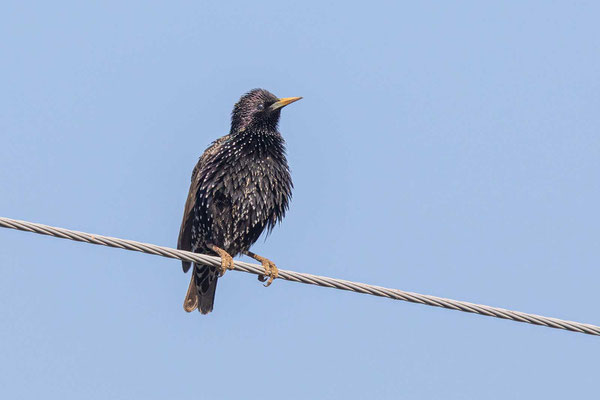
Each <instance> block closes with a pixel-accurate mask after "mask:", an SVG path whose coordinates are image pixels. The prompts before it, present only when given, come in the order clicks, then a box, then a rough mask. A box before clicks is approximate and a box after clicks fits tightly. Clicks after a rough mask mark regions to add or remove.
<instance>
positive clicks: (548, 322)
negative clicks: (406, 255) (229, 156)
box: [0, 217, 600, 336]
mask: <svg viewBox="0 0 600 400" xmlns="http://www.w3.org/2000/svg"><path fill="white" fill-rule="evenodd" d="M0 226H1V227H4V228H11V229H17V230H20V231H26V232H32V233H39V234H42V235H49V236H54V237H58V238H61V239H71V240H75V241H78V242H85V243H91V244H99V245H103V246H108V247H116V248H119V249H124V250H133V251H139V252H142V253H147V254H154V255H158V256H162V257H168V258H175V259H178V260H183V261H191V262H196V263H200V264H206V265H211V266H214V267H218V266H220V265H221V259H220V258H219V257H213V256H209V255H205V254H199V253H192V252H189V251H183V250H177V249H172V248H169V247H163V246H157V245H154V244H149V243H142V242H136V241H133V240H126V239H119V238H114V237H109V236H102V235H94V234H90V233H85V232H78V231H73V230H70V229H64V228H57V227H53V226H48V225H42V224H38V223H34V222H27V221H19V220H15V219H11V218H4V217H0ZM234 266H235V268H234V269H235V270H236V271H242V272H248V273H251V274H256V275H262V274H264V272H265V271H264V269H263V267H262V266H260V265H258V264H250V263H246V262H243V261H237V260H236V261H235V262H234ZM278 279H285V280H288V281H292V282H300V283H306V284H310V285H317V286H323V287H329V288H335V289H341V290H348V291H352V292H357V293H364V294H370V295H373V296H380V297H387V298H390V299H395V300H404V301H408V302H411V303H419V304H425V305H428V306H435V307H441V308H447V309H450V310H458V311H464V312H468V313H474V314H480V315H486V316H489V317H496V318H502V319H509V320H512V321H517V322H526V323H529V324H534V325H541V326H546V327H549V328H556V329H564V330H567V331H572V332H580V333H586V334H589V335H597V336H600V327H599V326H595V325H590V324H583V323H580V322H573V321H565V320H562V319H557V318H550V317H544V316H541V315H535V314H528V313H524V312H520V311H512V310H506V309H503V308H498V307H491V306H486V305H483V304H474V303H469V302H466V301H460V300H452V299H445V298H442V297H436V296H431V295H426V294H419V293H412V292H406V291H403V290H399V289H389V288H385V287H381V286H374V285H368V284H365V283H359V282H351V281H346V280H343V279H335V278H329V277H326V276H318V275H311V274H305V273H301V272H295V271H286V270H282V269H280V270H279V277H278Z"/></svg>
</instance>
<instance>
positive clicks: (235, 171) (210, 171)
mask: <svg viewBox="0 0 600 400" xmlns="http://www.w3.org/2000/svg"><path fill="white" fill-rule="evenodd" d="M300 99H301V97H288V98H283V99H279V98H277V97H275V96H274V95H273V94H272V93H269V92H268V91H266V90H264V89H254V90H251V91H250V92H248V93H246V94H245V95H243V96H242V97H241V98H240V100H239V101H238V102H237V103H236V105H235V106H234V108H233V112H232V114H231V131H230V132H229V134H228V135H226V136H223V137H221V138H219V139H217V140H215V141H214V142H213V143H212V144H211V145H210V146H209V147H208V148H207V149H206V151H205V152H204V154H202V156H201V157H200V160H199V161H198V164H196V167H195V168H194V171H193V172H192V183H191V185H190V191H189V194H188V198H187V201H186V203H185V210H184V214H183V221H182V223H181V229H180V231H179V240H178V243H177V248H178V249H182V250H188V251H193V252H197V253H205V254H214V255H218V256H220V257H221V268H220V269H219V268H213V267H208V266H205V265H198V264H194V271H193V273H192V279H191V281H190V286H189V288H188V292H187V295H186V297H185V301H184V303H183V308H184V309H185V310H186V311H187V312H191V311H193V310H195V309H196V308H197V309H198V311H200V312H201V313H202V314H207V313H209V312H211V311H212V309H213V303H214V299H215V290H216V288H217V280H218V277H220V276H222V275H223V274H224V273H225V271H226V270H227V269H231V268H232V267H233V260H232V256H233V257H235V256H236V255H239V254H246V255H248V256H250V257H252V258H254V259H256V260H258V261H260V262H261V263H262V265H263V267H264V268H265V273H266V274H267V275H268V276H269V280H268V282H267V284H266V286H268V285H270V284H271V282H272V281H273V279H275V278H276V277H277V267H276V266H275V264H273V262H271V261H270V260H268V259H266V258H264V257H261V256H258V255H256V254H254V253H252V252H250V246H252V245H253V244H254V242H256V241H257V240H258V238H259V237H260V235H261V234H262V233H263V231H264V230H265V229H267V231H270V230H271V229H273V227H275V225H276V224H277V222H281V220H282V219H283V217H284V215H285V212H286V210H287V209H288V205H289V201H290V199H291V196H292V187H293V185H292V178H291V176H290V171H289V167H288V164H287V160H286V158H285V141H284V140H283V137H282V136H281V134H280V133H279V131H278V129H277V124H278V122H279V116H280V114H281V108H282V107H284V106H286V105H288V104H290V103H293V102H294V101H297V100H300ZM189 269H190V263H189V262H186V261H183V271H184V272H187V271H188V270H189Z"/></svg>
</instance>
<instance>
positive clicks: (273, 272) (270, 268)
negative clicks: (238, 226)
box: [244, 251, 279, 287]
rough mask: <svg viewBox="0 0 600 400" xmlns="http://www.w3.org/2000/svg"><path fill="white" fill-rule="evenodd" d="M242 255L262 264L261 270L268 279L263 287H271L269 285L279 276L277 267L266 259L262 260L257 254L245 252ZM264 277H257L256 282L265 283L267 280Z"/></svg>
mask: <svg viewBox="0 0 600 400" xmlns="http://www.w3.org/2000/svg"><path fill="white" fill-rule="evenodd" d="M244 254H246V255H247V256H248V257H252V258H254V259H255V260H256V261H259V262H260V263H261V264H262V266H263V268H264V269H265V275H266V276H268V277H269V280H268V281H267V283H266V284H265V287H268V286H269V285H271V283H273V280H274V279H275V278H277V276H279V270H278V269H277V266H276V265H275V263H274V262H273V261H271V260H269V259H268V258H264V257H261V256H259V255H257V254H254V253H253V252H251V251H246V252H244ZM265 275H259V276H258V280H259V281H261V282H264V281H266V280H267V278H266V277H265Z"/></svg>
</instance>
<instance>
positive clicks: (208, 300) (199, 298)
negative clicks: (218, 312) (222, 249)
mask: <svg viewBox="0 0 600 400" xmlns="http://www.w3.org/2000/svg"><path fill="white" fill-rule="evenodd" d="M218 278H219V273H218V272H217V269H216V268H213V267H208V266H206V265H197V264H194V270H193V271H192V279H191V280H190V286H189V287H188V291H187V294H186V295H185V300H184V301H183V309H184V310H185V311H187V312H192V311H194V310H195V309H196V308H197V309H198V311H200V312H201V313H202V314H208V313H209V312H211V311H212V309H213V304H214V302H215V291H216V290H217V280H218Z"/></svg>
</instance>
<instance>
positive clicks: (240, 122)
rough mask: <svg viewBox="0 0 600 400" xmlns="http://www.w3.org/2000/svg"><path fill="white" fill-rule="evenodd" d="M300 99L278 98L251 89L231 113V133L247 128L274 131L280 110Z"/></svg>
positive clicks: (260, 90) (269, 93) (268, 93)
mask: <svg viewBox="0 0 600 400" xmlns="http://www.w3.org/2000/svg"><path fill="white" fill-rule="evenodd" d="M301 98H302V97H286V98H282V99H280V98H278V97H277V96H275V95H274V94H273V93H271V92H268V91H267V90H264V89H253V90H251V91H249V92H248V93H246V94H245V95H243V96H242V97H241V98H240V100H239V101H238V102H237V103H236V104H235V106H234V107H233V112H232V113H231V133H236V132H241V131H243V130H245V129H247V128H249V127H255V128H257V129H260V130H267V131H276V130H277V123H278V122H279V115H280V113H281V108H283V107H285V106H287V105H288V104H290V103H293V102H295V101H298V100H300V99H301Z"/></svg>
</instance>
